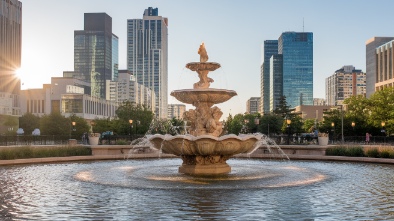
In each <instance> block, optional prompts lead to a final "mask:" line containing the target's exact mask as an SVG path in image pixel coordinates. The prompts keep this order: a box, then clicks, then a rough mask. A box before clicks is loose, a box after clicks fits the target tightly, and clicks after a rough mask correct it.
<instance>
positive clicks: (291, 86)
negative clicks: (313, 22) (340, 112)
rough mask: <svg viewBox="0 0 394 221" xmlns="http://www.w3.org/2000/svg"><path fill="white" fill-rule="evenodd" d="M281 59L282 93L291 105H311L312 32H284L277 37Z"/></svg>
mask: <svg viewBox="0 0 394 221" xmlns="http://www.w3.org/2000/svg"><path fill="white" fill-rule="evenodd" d="M278 54H282V59H283V69H282V70H283V95H284V96H286V101H287V104H288V105H290V106H291V107H293V108H294V107H296V106H299V105H313V33H312V32H284V33H282V35H281V36H280V37H279V39H278Z"/></svg>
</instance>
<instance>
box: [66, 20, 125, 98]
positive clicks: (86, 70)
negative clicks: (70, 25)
mask: <svg viewBox="0 0 394 221" xmlns="http://www.w3.org/2000/svg"><path fill="white" fill-rule="evenodd" d="M117 47H118V37H117V36H116V35H114V34H112V18H111V17H110V16H109V15H107V14H106V13H85V14H84V30H81V31H74V71H75V73H78V74H77V75H76V76H75V77H76V78H78V79H80V80H83V81H86V82H90V83H91V96H93V97H98V98H105V96H106V84H105V82H106V80H113V79H114V78H115V77H117V68H118V60H117V59H118V56H117V54H116V53H117V51H118V48H117ZM114 53H115V54H116V55H115V56H114V55H113V54H114Z"/></svg>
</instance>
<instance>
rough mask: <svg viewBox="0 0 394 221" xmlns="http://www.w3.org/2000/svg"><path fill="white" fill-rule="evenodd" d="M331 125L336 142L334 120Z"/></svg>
mask: <svg viewBox="0 0 394 221" xmlns="http://www.w3.org/2000/svg"><path fill="white" fill-rule="evenodd" d="M331 127H332V143H333V144H334V139H335V123H334V122H332V123H331Z"/></svg>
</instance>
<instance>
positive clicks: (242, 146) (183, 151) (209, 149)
mask: <svg viewBox="0 0 394 221" xmlns="http://www.w3.org/2000/svg"><path fill="white" fill-rule="evenodd" d="M260 139H261V136H260V135H243V136H236V135H234V134H229V135H225V136H221V137H215V136H211V135H201V136H197V137H196V136H193V135H176V136H172V135H169V134H167V135H161V134H155V135H149V136H148V140H149V141H150V142H151V143H153V145H154V147H155V148H157V149H161V150H162V152H163V153H168V154H174V155H177V156H182V155H201V156H208V155H210V156H213V155H226V156H232V155H235V154H239V153H250V152H252V151H253V150H254V149H255V148H256V147H255V145H256V143H257V141H258V140H260Z"/></svg>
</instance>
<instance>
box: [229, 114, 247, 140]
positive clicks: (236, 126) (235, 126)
mask: <svg viewBox="0 0 394 221" xmlns="http://www.w3.org/2000/svg"><path fill="white" fill-rule="evenodd" d="M243 125H244V116H243V115H242V114H237V115H235V116H234V117H232V115H231V114H229V116H228V117H227V121H226V122H225V130H226V133H227V134H236V135H238V134H239V133H240V132H241V130H242V127H243Z"/></svg>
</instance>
